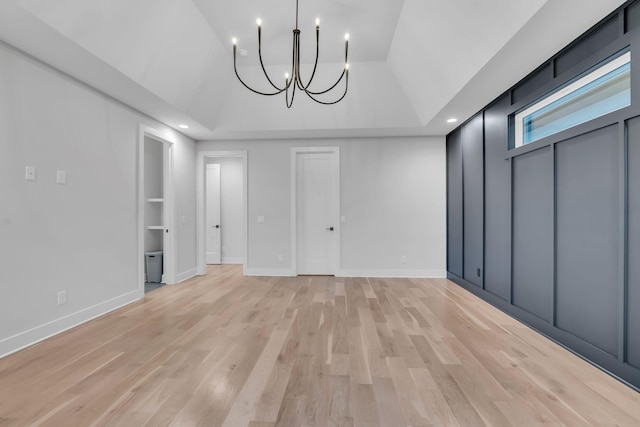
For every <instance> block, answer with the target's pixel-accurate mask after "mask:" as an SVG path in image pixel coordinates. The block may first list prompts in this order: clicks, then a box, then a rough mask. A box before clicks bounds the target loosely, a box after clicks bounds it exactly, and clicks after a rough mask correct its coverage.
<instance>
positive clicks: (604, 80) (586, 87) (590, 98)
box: [515, 53, 631, 147]
mask: <svg viewBox="0 0 640 427" xmlns="http://www.w3.org/2000/svg"><path fill="white" fill-rule="evenodd" d="M630 61H631V57H630V53H626V54H624V55H622V56H621V57H618V58H616V59H614V60H613V61H611V62H609V63H607V64H605V65H604V66H602V67H600V68H598V69H597V70H595V71H593V72H591V73H590V74H588V75H586V76H584V77H582V78H580V79H579V80H577V81H576V82H574V83H572V84H570V85H569V86H567V87H565V88H563V89H561V90H559V91H556V92H554V93H552V94H550V95H549V96H547V97H546V98H544V99H542V100H541V101H539V102H537V103H536V104H534V105H533V106H531V107H529V108H527V109H525V110H524V111H522V112H520V113H518V114H516V132H515V134H516V143H515V146H516V147H518V146H521V145H524V144H528V143H530V142H533V141H537V140H539V139H541V138H544V137H547V136H549V135H553V134H555V133H558V132H560V131H563V130H565V129H569V128H571V127H573V126H576V125H579V124H581V123H585V122H587V121H589V120H592V119H595V118H597V117H600V116H603V115H605V114H608V113H611V112H612V111H616V110H619V109H621V108H624V107H627V106H629V105H631V62H630Z"/></svg>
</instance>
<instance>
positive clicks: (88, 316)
mask: <svg viewBox="0 0 640 427" xmlns="http://www.w3.org/2000/svg"><path fill="white" fill-rule="evenodd" d="M139 300H140V295H139V292H138V290H137V289H136V290H135V291H131V292H128V293H126V294H124V295H120V296H118V297H115V298H112V299H110V300H107V301H104V302H101V303H99V304H96V305H93V306H91V307H87V308H85V309H82V310H80V311H77V312H75V313H72V314H69V315H67V316H64V317H61V318H59V319H56V320H52V321H51V322H47V323H45V324H43V325H39V326H36V327H35V328H32V329H29V330H27V331H24V332H20V333H19V334H16V335H13V336H11V337H8V338H5V339H3V340H1V341H0V358H2V357H5V356H8V355H10V354H13V353H15V352H17V351H20V350H22V349H24V348H27V347H30V346H32V345H34V344H36V343H39V342H40V341H44V340H46V339H47V338H51V337H53V336H55V335H58V334H61V333H63V332H64V331H67V330H69V329H72V328H75V327H76V326H79V325H81V324H83V323H86V322H88V321H90V320H93V319H95V318H97V317H100V316H103V315H105V314H107V313H109V312H111V311H114V310H117V309H119V308H121V307H124V306H125V305H128V304H131V303H133V302H136V301H139Z"/></svg>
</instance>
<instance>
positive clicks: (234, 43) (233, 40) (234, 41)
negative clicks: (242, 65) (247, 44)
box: [231, 37, 238, 46]
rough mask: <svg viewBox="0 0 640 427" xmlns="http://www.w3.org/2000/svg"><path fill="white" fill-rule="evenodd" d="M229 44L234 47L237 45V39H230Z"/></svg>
mask: <svg viewBox="0 0 640 427" xmlns="http://www.w3.org/2000/svg"><path fill="white" fill-rule="evenodd" d="M231 43H233V45H234V46H235V45H237V44H238V39H237V38H235V37H234V38H232V39H231Z"/></svg>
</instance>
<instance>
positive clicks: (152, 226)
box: [147, 225, 164, 230]
mask: <svg viewBox="0 0 640 427" xmlns="http://www.w3.org/2000/svg"><path fill="white" fill-rule="evenodd" d="M147 230H164V225H150V226H148V227H147Z"/></svg>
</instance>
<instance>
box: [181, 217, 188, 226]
mask: <svg viewBox="0 0 640 427" xmlns="http://www.w3.org/2000/svg"><path fill="white" fill-rule="evenodd" d="M186 223H187V217H186V216H184V215H182V217H181V218H180V224H182V225H185V224H186Z"/></svg>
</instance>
